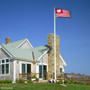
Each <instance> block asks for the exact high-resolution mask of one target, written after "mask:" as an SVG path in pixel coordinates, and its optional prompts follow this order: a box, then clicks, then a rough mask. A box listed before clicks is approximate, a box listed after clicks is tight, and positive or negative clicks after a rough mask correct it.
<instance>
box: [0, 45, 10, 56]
mask: <svg viewBox="0 0 90 90" xmlns="http://www.w3.org/2000/svg"><path fill="white" fill-rule="evenodd" d="M1 48H2V49H3V50H4V51H5V52H6V53H7V54H8V55H9V56H10V57H12V55H11V54H10V53H9V52H8V51H7V50H5V49H4V48H3V46H1Z"/></svg>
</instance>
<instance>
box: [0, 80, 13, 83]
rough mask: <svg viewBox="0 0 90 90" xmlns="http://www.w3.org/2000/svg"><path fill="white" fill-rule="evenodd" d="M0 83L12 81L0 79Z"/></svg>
mask: <svg viewBox="0 0 90 90" xmlns="http://www.w3.org/2000/svg"><path fill="white" fill-rule="evenodd" d="M0 83H12V80H0Z"/></svg>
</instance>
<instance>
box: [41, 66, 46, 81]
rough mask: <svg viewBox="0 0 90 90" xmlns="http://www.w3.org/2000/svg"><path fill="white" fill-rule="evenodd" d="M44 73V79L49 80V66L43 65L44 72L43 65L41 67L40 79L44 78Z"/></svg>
mask: <svg viewBox="0 0 90 90" xmlns="http://www.w3.org/2000/svg"><path fill="white" fill-rule="evenodd" d="M42 72H43V79H44V80H45V79H47V66H46V65H43V71H42V65H39V78H42Z"/></svg>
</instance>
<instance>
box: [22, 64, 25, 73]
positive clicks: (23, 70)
mask: <svg viewBox="0 0 90 90" xmlns="http://www.w3.org/2000/svg"><path fill="white" fill-rule="evenodd" d="M25 69H26V68H25V64H22V73H25Z"/></svg>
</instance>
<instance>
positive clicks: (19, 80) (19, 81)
mask: <svg viewBox="0 0 90 90" xmlns="http://www.w3.org/2000/svg"><path fill="white" fill-rule="evenodd" d="M24 82H25V81H24V80H23V79H16V83H24Z"/></svg>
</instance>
